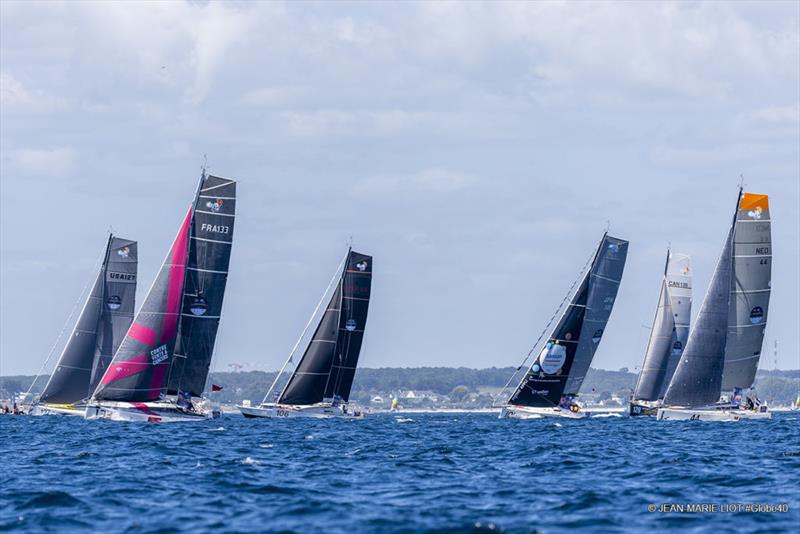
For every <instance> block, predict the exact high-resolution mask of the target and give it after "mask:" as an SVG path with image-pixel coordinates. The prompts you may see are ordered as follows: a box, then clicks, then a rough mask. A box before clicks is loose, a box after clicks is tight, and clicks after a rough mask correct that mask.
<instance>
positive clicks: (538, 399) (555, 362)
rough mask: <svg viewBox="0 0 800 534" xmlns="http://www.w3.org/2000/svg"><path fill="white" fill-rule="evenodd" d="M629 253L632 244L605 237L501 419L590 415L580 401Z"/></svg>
mask: <svg viewBox="0 0 800 534" xmlns="http://www.w3.org/2000/svg"><path fill="white" fill-rule="evenodd" d="M627 255H628V242H627V241H624V240H622V239H617V238H615V237H611V236H609V235H608V234H604V235H603V238H602V239H601V240H600V244H599V245H598V247H597V249H596V250H595V253H594V257H593V259H592V262H591V265H590V267H589V268H588V269H587V270H586V272H585V273H584V274H583V276H582V278H581V281H580V284H579V285H578V287H577V289H576V290H575V292H574V293H573V294H572V295H571V298H570V301H569V304H568V305H567V306H566V308H565V309H564V311H563V312H562V314H561V316H560V318H559V320H558V322H557V323H556V325H555V327H553V328H552V329H551V330H550V331H549V333H548V336H547V339H546V341H545V343H544V347H543V348H542V349H541V352H540V353H539V355H538V357H537V358H536V359H535V360H534V361H533V363H532V364H531V365H530V367H529V368H528V371H527V372H526V373H525V375H524V376H523V377H522V380H521V381H520V382H519V384H518V385H517V387H516V388H515V389H514V391H513V393H512V394H511V396H510V398H509V399H508V401H507V402H506V404H505V406H504V407H503V410H502V411H501V413H500V418H501V419H505V418H512V419H531V418H540V417H569V418H579V417H585V416H586V413H585V412H581V411H580V406H579V405H578V404H577V402H576V397H577V396H578V393H579V391H580V388H581V385H582V384H583V379H584V378H585V377H586V373H587V372H588V371H589V366H590V365H591V363H592V359H593V358H594V354H595V351H596V350H597V347H598V346H599V344H600V340H601V339H602V337H603V333H604V331H605V328H606V325H607V324H608V319H609V317H610V315H611V310H612V309H613V307H614V302H615V301H616V298H617V291H618V289H619V284H620V282H621V280H622V272H623V270H624V268H625V260H626V258H627ZM537 348H538V347H537V346H534V348H533V349H532V350H531V353H533V352H534V351H535V350H536V349H537Z"/></svg>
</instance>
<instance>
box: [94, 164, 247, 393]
mask: <svg viewBox="0 0 800 534" xmlns="http://www.w3.org/2000/svg"><path fill="white" fill-rule="evenodd" d="M217 195H219V196H217ZM234 208H235V182H233V181H232V180H227V179H224V178H218V177H215V176H207V175H205V173H204V174H203V176H202V178H201V181H200V186H199V188H198V194H197V196H196V197H195V201H194V203H193V204H192V206H191V207H190V208H189V211H188V212H187V214H186V216H185V218H184V220H183V223H182V224H181V226H180V229H179V230H178V234H177V236H176V237H175V240H174V241H173V243H172V247H171V248H170V251H169V253H168V254H167V258H166V259H165V260H164V263H163V265H162V266H161V270H160V271H159V273H158V276H157V277H156V279H155V281H154V282H153V285H152V286H151V288H150V291H149V292H148V294H147V297H146V298H145V301H144V304H143V305H142V308H141V309H140V310H139V313H138V314H137V315H136V319H135V320H134V322H133V324H132V325H131V327H130V329H129V330H128V332H127V335H126V337H125V339H124V340H123V342H122V344H121V345H120V347H119V350H117V352H116V354H115V355H114V359H113V361H112V362H111V364H110V365H109V368H108V370H107V371H106V373H105V374H104V375H103V378H102V379H101V380H100V384H99V386H98V388H97V390H96V391H95V393H94V398H95V399H96V400H110V401H127V402H145V401H153V400H157V399H158V398H159V397H160V396H161V395H163V394H165V393H167V392H168V390H167V382H168V380H169V384H170V385H174V386H175V387H176V388H177V387H180V388H181V389H182V390H186V391H191V392H192V394H197V395H199V394H200V393H201V392H202V390H203V388H204V385H205V380H206V377H207V375H208V365H209V361H210V358H211V354H212V351H213V346H214V339H215V337H216V332H217V326H218V324H219V316H220V311H221V309H222V298H223V295H224V291H225V281H226V279H227V267H228V261H229V259H230V248H231V239H232V237H233V219H234ZM204 316H207V318H206V319H202V317H204ZM198 321H206V322H207V324H199V323H198ZM176 346H177V347H179V350H180V352H177V351H176ZM174 356H176V357H174ZM178 362H179V363H178ZM184 381H185V384H186V385H184ZM187 387H188V389H187Z"/></svg>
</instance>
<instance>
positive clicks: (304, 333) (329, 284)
mask: <svg viewBox="0 0 800 534" xmlns="http://www.w3.org/2000/svg"><path fill="white" fill-rule="evenodd" d="M349 255H350V251H349V250H348V251H347V254H345V255H344V257H343V258H342V261H340V262H339V265H338V267H336V270H335V271H334V273H333V276H332V277H331V281H330V282H328V287H326V288H325V291H323V293H322V296H321V297H320V299H319V302H318V303H317V307H316V308H314V311H313V313H312V314H311V317H309V318H308V322H307V323H306V326H305V328H303V331H302V332H301V333H300V337H299V338H297V342H295V344H294V347H292V350H291V352H289V357H288V358H286V361H285V362H284V363H283V367H281V370H280V371H278V374H277V375H276V376H275V380H273V381H272V385H271V386H270V387H269V389H268V390H267V394H266V395H264V400H262V401H261V404H264V403H265V402H267V398H268V397H269V395H270V393H272V390H274V389H275V385H276V384H277V383H278V379H279V378H280V377H281V375H282V374H283V371H284V370H285V369H286V366H287V365H289V362H290V361H292V356H294V353H295V352H296V351H297V347H299V346H300V342H301V341H303V338H304V337H305V335H306V332H308V327H309V326H311V323H312V322H313V321H314V317H316V316H317V312H318V311H319V308H320V306H322V303H323V302H325V297H326V296H327V295H328V291H330V289H331V286H332V285H333V282H334V281H335V280H336V279H337V278H339V276H338V275H339V269H341V268H343V267H344V264H345V262H346V261H347V257H348V256H349ZM298 365H299V362H298ZM290 381H291V379H289V381H287V382H286V385H285V386H284V387H283V391H286V387H287V386H288V385H289V382H290ZM283 391H282V392H281V395H283Z"/></svg>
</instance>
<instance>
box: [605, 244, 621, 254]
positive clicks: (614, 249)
mask: <svg viewBox="0 0 800 534" xmlns="http://www.w3.org/2000/svg"><path fill="white" fill-rule="evenodd" d="M619 248H620V247H619V243H609V244H608V251H609V252H610V253H611V254H616V253H618V252H619Z"/></svg>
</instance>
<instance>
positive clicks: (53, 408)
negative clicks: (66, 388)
mask: <svg viewBox="0 0 800 534" xmlns="http://www.w3.org/2000/svg"><path fill="white" fill-rule="evenodd" d="M84 413H86V405H85V404H84V405H77V404H34V405H33V406H31V409H30V410H29V411H28V415H33V416H41V415H67V416H69V415H71V416H76V417H83V415H84Z"/></svg>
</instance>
